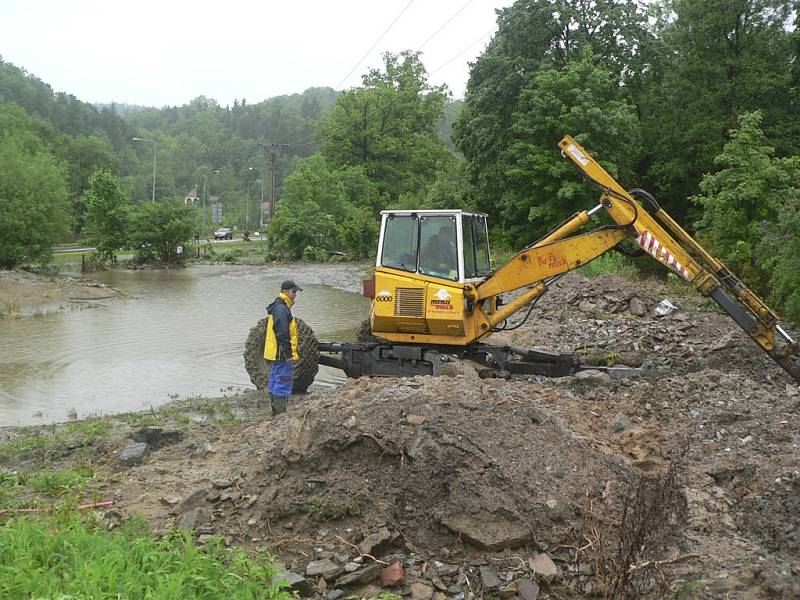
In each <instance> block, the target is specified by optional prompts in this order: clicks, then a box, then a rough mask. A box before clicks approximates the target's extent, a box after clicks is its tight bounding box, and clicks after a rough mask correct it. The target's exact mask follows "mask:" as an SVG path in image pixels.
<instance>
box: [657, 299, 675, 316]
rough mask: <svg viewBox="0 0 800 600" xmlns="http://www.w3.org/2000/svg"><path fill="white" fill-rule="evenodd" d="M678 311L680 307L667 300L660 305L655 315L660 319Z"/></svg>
mask: <svg viewBox="0 0 800 600" xmlns="http://www.w3.org/2000/svg"><path fill="white" fill-rule="evenodd" d="M676 310H678V307H677V306H675V305H674V304H673V303H672V302H670V301H669V300H666V299H665V300H662V301H661V302H659V303H658V306H656V310H655V313H656V316H658V317H666V316H667V315H670V314H672V313H674V312H675V311H676Z"/></svg>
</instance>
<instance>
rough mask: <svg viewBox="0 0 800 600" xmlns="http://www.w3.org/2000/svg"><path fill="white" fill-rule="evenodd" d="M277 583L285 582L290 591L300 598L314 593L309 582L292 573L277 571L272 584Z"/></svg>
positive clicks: (283, 570)
mask: <svg viewBox="0 0 800 600" xmlns="http://www.w3.org/2000/svg"><path fill="white" fill-rule="evenodd" d="M278 581H285V582H286V583H287V584H289V589H290V590H292V591H295V592H297V593H298V594H300V595H301V596H311V595H312V594H313V593H314V588H313V586H312V585H311V582H310V581H308V579H306V578H305V577H303V576H302V575H298V574H297V573H293V572H292V571H287V570H286V569H278V573H277V574H276V575H275V579H273V580H272V583H277V582H278Z"/></svg>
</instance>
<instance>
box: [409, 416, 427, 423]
mask: <svg viewBox="0 0 800 600" xmlns="http://www.w3.org/2000/svg"><path fill="white" fill-rule="evenodd" d="M426 418H427V417H424V416H423V415H408V416H407V417H406V421H408V422H409V423H411V424H412V425H422V424H423V423H424V422H425V419H426Z"/></svg>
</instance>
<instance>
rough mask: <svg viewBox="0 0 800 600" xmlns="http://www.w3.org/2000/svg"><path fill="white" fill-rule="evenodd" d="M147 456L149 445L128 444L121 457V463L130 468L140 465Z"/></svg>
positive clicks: (141, 443) (142, 443) (140, 443)
mask: <svg viewBox="0 0 800 600" xmlns="http://www.w3.org/2000/svg"><path fill="white" fill-rule="evenodd" d="M146 454H147V444H145V443H144V442H138V443H135V444H128V445H127V446H125V448H124V449H123V450H122V454H120V455H119V462H121V463H122V464H123V465H125V466H128V467H131V466H133V465H138V464H141V462H142V461H143V460H144V457H145V455H146Z"/></svg>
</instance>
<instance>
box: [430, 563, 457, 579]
mask: <svg viewBox="0 0 800 600" xmlns="http://www.w3.org/2000/svg"><path fill="white" fill-rule="evenodd" d="M434 566H435V567H436V570H437V571H438V572H439V575H441V576H442V577H455V576H456V575H458V569H459V566H458V565H448V564H445V563H441V562H439V561H436V562H435V563H434Z"/></svg>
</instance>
